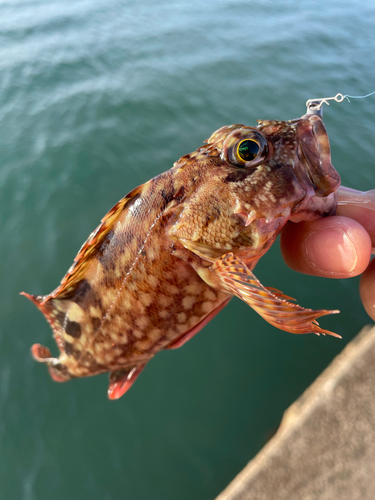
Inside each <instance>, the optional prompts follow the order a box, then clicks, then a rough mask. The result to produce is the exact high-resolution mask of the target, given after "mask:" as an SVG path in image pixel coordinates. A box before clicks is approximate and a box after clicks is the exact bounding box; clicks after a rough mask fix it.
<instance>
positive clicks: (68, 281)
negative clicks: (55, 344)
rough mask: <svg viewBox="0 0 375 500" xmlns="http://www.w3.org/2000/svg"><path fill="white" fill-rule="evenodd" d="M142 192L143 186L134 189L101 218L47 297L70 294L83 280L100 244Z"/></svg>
mask: <svg viewBox="0 0 375 500" xmlns="http://www.w3.org/2000/svg"><path fill="white" fill-rule="evenodd" d="M142 191H143V185H141V186H138V187H136V188H135V189H133V190H132V191H130V193H129V194H127V195H126V196H125V197H124V198H122V199H121V200H120V201H118V202H117V203H116V205H114V207H112V208H111V210H110V211H109V212H108V213H107V214H106V215H105V216H104V217H103V219H102V220H101V224H100V225H99V226H98V227H97V228H96V229H95V231H94V232H92V233H91V234H90V236H89V237H88V239H87V241H86V242H85V243H84V244H83V245H82V247H81V248H80V250H79V252H78V254H77V256H76V257H75V259H74V263H73V265H72V266H71V267H70V269H69V270H68V272H67V273H66V275H65V276H64V278H63V279H62V280H61V283H60V286H59V287H57V288H56V289H55V290H54V291H53V292H52V293H51V294H50V295H49V297H54V298H55V297H57V296H60V298H61V295H62V294H64V293H65V292H70V288H71V287H72V286H73V285H74V284H76V283H78V282H79V281H81V279H83V277H84V274H85V271H86V269H87V266H88V264H89V262H90V261H91V259H92V258H93V257H95V255H96V254H97V253H98V251H99V249H100V246H101V244H102V243H103V241H104V240H105V238H106V236H107V235H108V233H109V232H110V231H111V229H112V227H113V226H114V224H115V222H116V220H117V219H118V217H119V216H120V214H122V213H123V211H124V210H126V208H128V207H129V205H130V204H131V203H132V202H133V201H134V200H136V199H137V198H138V197H139V196H140V195H141V193H142Z"/></svg>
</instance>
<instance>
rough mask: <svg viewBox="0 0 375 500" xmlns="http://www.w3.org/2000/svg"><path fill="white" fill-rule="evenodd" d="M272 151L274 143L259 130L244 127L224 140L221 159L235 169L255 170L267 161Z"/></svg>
mask: <svg viewBox="0 0 375 500" xmlns="http://www.w3.org/2000/svg"><path fill="white" fill-rule="evenodd" d="M272 151H273V146H272V143H271V142H269V141H268V140H267V138H266V137H265V136H264V135H263V134H262V133H261V132H260V131H259V130H256V129H254V128H251V127H245V126H243V125H242V126H241V129H240V130H234V131H233V132H232V133H231V134H229V135H228V136H227V138H226V139H225V140H224V142H223V146H222V153H221V158H222V159H223V160H225V161H226V162H227V163H229V165H232V166H234V167H240V168H250V169H254V168H257V166H258V165H261V163H263V162H265V161H267V159H268V158H269V157H270V155H271V153H272Z"/></svg>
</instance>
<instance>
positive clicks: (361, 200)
mask: <svg viewBox="0 0 375 500" xmlns="http://www.w3.org/2000/svg"><path fill="white" fill-rule="evenodd" d="M337 215H343V216H344V217H350V218H351V219H354V220H356V221H357V222H359V223H360V224H361V225H362V226H363V227H364V228H365V229H366V231H367V232H368V233H369V235H370V237H371V243H372V246H373V248H374V247H375V190H371V191H367V192H363V191H357V190H355V189H351V188H347V187H345V186H340V188H339V191H338V206H337Z"/></svg>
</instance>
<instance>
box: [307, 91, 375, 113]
mask: <svg viewBox="0 0 375 500" xmlns="http://www.w3.org/2000/svg"><path fill="white" fill-rule="evenodd" d="M374 94H375V91H374V92H370V94H367V95H349V94H345V95H344V94H336V95H335V96H334V97H320V98H318V99H308V100H307V101H306V107H307V109H311V110H313V111H319V110H320V108H321V107H322V106H323V104H327V106H329V102H328V101H336V102H342V101H343V100H344V99H346V100H347V101H348V102H350V99H366V97H369V96H370V95H374ZM349 97H350V99H349Z"/></svg>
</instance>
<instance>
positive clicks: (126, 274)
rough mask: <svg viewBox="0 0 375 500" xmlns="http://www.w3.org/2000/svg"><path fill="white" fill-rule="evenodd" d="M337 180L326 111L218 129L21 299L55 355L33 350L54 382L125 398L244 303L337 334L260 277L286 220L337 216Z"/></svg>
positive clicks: (121, 206) (133, 195) (125, 202)
mask: <svg viewBox="0 0 375 500" xmlns="http://www.w3.org/2000/svg"><path fill="white" fill-rule="evenodd" d="M339 185H340V176H339V174H338V173H337V171H336V170H335V168H334V167H333V166H332V163H331V153H330V145H329V139H328V135H327V132H326V129H325V127H324V124H323V120H322V117H321V116H320V114H319V113H317V112H313V111H311V110H308V112H307V113H306V114H305V115H303V116H302V117H301V118H297V119H293V120H288V121H278V120H258V125H257V126H255V127H250V126H246V125H241V124H234V125H230V126H224V127H222V128H220V129H218V130H216V131H215V132H214V133H213V134H212V135H211V137H210V138H209V139H207V140H206V141H205V142H204V143H203V145H202V146H200V147H199V148H198V149H197V150H196V151H194V152H192V153H190V154H187V155H185V156H182V157H181V158H180V159H179V160H178V161H176V162H175V163H174V164H173V167H172V168H171V169H170V170H167V171H166V172H164V173H161V174H160V175H158V176H157V177H154V178H153V179H151V180H150V181H148V182H146V183H145V184H142V185H141V186H138V187H136V188H135V189H133V190H132V191H130V193H129V194H127V195H126V196H125V197H124V198H122V199H121V200H120V201H119V202H118V203H116V205H114V207H113V208H112V209H111V210H110V211H109V212H108V213H107V215H105V217H104V218H103V219H102V221H101V224H100V225H99V226H98V227H97V229H96V230H95V231H94V232H93V233H92V234H91V235H90V236H89V238H88V239H87V241H86V242H85V243H84V244H83V246H82V247H81V249H80V250H79V252H78V255H77V256H76V258H75V260H74V263H73V265H72V266H71V267H70V269H69V270H68V272H67V274H66V275H65V276H64V278H63V279H62V281H61V283H60V285H59V286H58V287H57V288H56V289H55V290H54V291H53V292H51V293H50V294H48V295H44V296H40V295H31V294H28V293H25V292H22V294H23V295H25V296H26V297H28V298H29V299H30V300H31V301H32V302H33V303H34V304H35V305H36V306H37V307H38V308H39V310H40V311H41V312H42V313H43V314H44V316H45V317H46V319H47V321H48V322H49V324H50V325H51V327H52V330H53V335H54V338H55V340H56V343H57V346H58V348H59V351H60V354H59V356H58V357H53V356H52V354H51V352H50V350H49V349H48V348H47V347H44V346H42V345H40V344H34V345H33V346H32V348H31V351H32V355H33V357H34V358H35V360H36V361H39V362H42V363H46V364H47V366H48V369H49V372H50V375H51V377H52V379H53V380H55V381H57V382H65V381H67V380H70V379H74V378H79V377H86V376H90V375H96V374H100V373H104V372H109V388H108V397H109V398H110V399H118V398H120V397H121V396H122V395H123V394H124V393H125V392H126V391H127V390H128V389H129V388H130V387H131V386H132V385H133V383H134V381H135V380H136V378H137V377H138V375H139V374H140V373H141V372H142V370H143V369H144V367H145V365H146V364H147V363H148V361H150V359H152V358H153V357H154V356H155V354H156V353H157V352H159V351H160V350H162V349H176V348H179V347H181V346H182V345H184V344H185V343H186V342H187V341H188V340H190V339H191V338H192V337H193V336H194V335H196V334H197V333H198V332H199V331H200V330H201V329H202V328H203V327H204V326H205V325H206V324H207V323H208V322H209V321H210V320H211V319H212V318H213V317H214V316H216V314H218V313H219V312H220V311H221V310H222V309H223V308H224V307H225V306H226V305H227V304H228V302H229V301H230V300H231V298H232V297H233V296H236V297H238V298H239V299H241V300H242V301H244V302H245V303H246V304H248V305H249V306H250V307H251V308H252V309H254V311H256V312H257V313H258V314H259V315H260V316H262V317H263V318H264V319H265V320H266V321H267V322H268V323H270V324H271V325H273V326H275V327H276V328H279V329H281V330H285V331H288V332H292V333H295V334H301V333H309V332H312V333H315V334H318V335H319V334H329V335H333V336H337V337H339V335H337V334H336V333H334V332H330V331H328V330H325V329H323V328H321V327H320V326H319V324H318V322H317V318H319V317H321V316H324V315H327V314H334V313H337V312H339V311H329V310H324V309H320V310H311V309H305V308H303V307H301V306H299V305H297V304H296V303H293V302H291V301H294V299H292V298H291V297H288V296H287V295H285V294H284V293H282V292H281V291H279V290H277V289H275V288H272V287H266V286H263V285H262V284H261V283H260V281H259V280H258V279H257V278H256V276H255V275H254V274H253V270H254V268H255V266H256V264H257V262H258V261H259V259H260V258H261V257H262V256H263V255H264V254H265V253H266V252H267V250H268V249H269V248H270V247H271V245H272V244H273V243H274V241H275V239H276V238H277V236H278V234H279V233H280V232H281V230H282V229H283V227H284V226H285V224H286V223H287V222H288V221H291V222H294V223H298V222H300V221H311V220H315V219H318V218H320V217H325V216H330V215H333V214H334V213H335V210H336V206H337V189H338V187H339Z"/></svg>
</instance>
